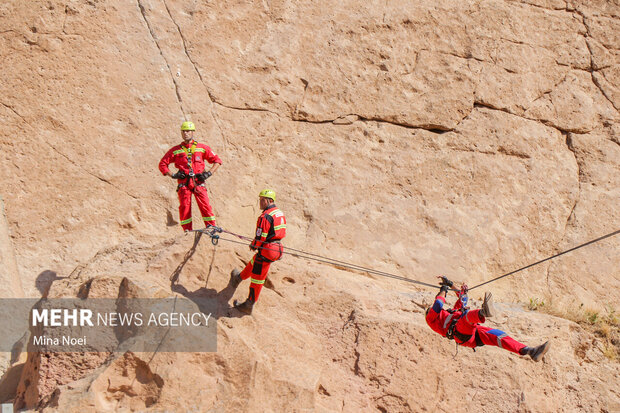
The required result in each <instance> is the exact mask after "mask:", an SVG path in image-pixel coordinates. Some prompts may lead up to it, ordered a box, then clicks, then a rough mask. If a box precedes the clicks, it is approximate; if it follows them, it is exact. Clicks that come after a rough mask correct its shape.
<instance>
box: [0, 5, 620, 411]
mask: <svg viewBox="0 0 620 413" xmlns="http://www.w3.org/2000/svg"><path fill="white" fill-rule="evenodd" d="M0 56H1V58H2V62H3V64H2V65H1V66H0V74H1V77H0V79H2V80H1V81H0V122H1V124H2V128H0V148H1V150H0V157H1V160H2V168H0V183H1V185H0V188H2V189H0V194H1V195H2V198H3V199H4V203H5V211H6V217H7V218H6V221H7V224H6V225H5V227H6V231H5V232H3V231H4V228H2V226H1V225H0V235H2V234H3V233H6V234H7V235H6V236H3V237H2V249H1V250H0V251H1V252H2V255H1V256H0V258H1V259H2V261H1V262H2V263H4V262H5V260H10V262H9V261H7V262H9V264H10V263H13V264H10V265H7V266H6V267H5V268H6V269H5V268H2V269H0V271H2V272H1V273H0V274H1V275H2V279H3V282H4V280H5V279H6V280H8V281H7V283H5V285H4V286H3V290H2V291H3V295H4V296H5V297H19V296H22V295H24V296H27V297H35V298H38V297H40V296H41V295H47V296H50V297H76V296H78V295H79V293H80V291H82V292H83V291H84V288H88V291H91V290H92V291H93V294H94V296H101V297H104V296H105V297H112V298H115V297H117V296H118V295H119V294H121V291H124V290H123V288H127V286H128V285H131V291H132V294H134V296H140V297H167V296H173V295H175V294H176V295H179V296H186V297H190V298H191V297H207V298H212V299H214V300H216V301H217V302H218V303H219V308H220V311H219V313H218V316H219V318H218V321H217V322H218V351H217V352H216V353H158V352H155V353H132V352H129V353H125V354H115V353H112V354H97V353H95V354H83V355H80V356H79V357H76V358H70V357H69V358H67V357H65V356H64V355H58V354H55V355H54V354H52V355H49V354H48V355H46V354H41V353H28V354H26V353H22V354H21V356H16V355H13V356H12V358H11V361H8V362H5V363H4V367H3V371H5V373H4V377H3V380H2V382H0V393H2V394H1V395H2V399H3V401H7V400H12V401H14V402H15V405H16V406H19V407H24V408H29V409H43V410H45V411H63V412H65V411H76V412H77V411H145V410H146V411H188V410H189V411H274V412H275V411H347V412H357V411H384V412H397V411H448V410H454V409H456V408H462V407H465V408H471V409H478V410H482V411H489V412H496V411H528V412H529V411H532V412H539V411H542V412H546V411H588V412H590V411H609V412H611V411H618V410H620V392H619V390H618V385H617V383H618V382H619V381H620V380H619V379H620V374H619V373H618V371H619V369H618V357H620V356H619V355H618V350H619V347H620V341H619V340H620V338H619V337H618V318H617V313H616V312H615V311H616V310H617V305H616V304H617V302H618V298H619V296H620V270H619V268H620V254H618V251H620V236H616V237H614V238H609V239H606V240H604V241H601V242H599V243H597V244H594V245H591V246H588V247H586V248H583V249H580V250H577V251H574V252H572V253H570V254H567V255H564V256H562V257H560V258H558V259H556V260H553V261H549V262H545V263H543V264H541V265H538V266H535V267H533V268H531V269H528V270H526V271H522V272H519V273H517V274H515V275H514V276H511V277H508V278H505V279H503V280H501V281H498V282H496V283H493V284H490V285H488V286H485V288H488V289H490V290H492V291H493V293H494V295H495V297H496V301H497V302H498V308H499V309H500V315H499V316H498V317H496V318H494V319H493V320H491V321H489V323H488V324H489V325H491V326H495V327H497V328H501V329H503V330H505V331H507V332H509V333H510V334H511V335H512V336H514V337H515V338H516V339H518V340H520V341H523V342H525V343H527V344H532V345H535V344H540V343H541V342H543V341H545V340H547V339H551V340H552V341H553V348H552V350H551V352H550V353H549V354H548V355H547V356H546V357H545V360H544V361H543V362H542V363H534V362H532V361H531V360H529V359H526V358H521V357H517V356H515V355H513V354H510V353H508V352H506V351H502V350H500V349H498V348H492V347H484V348H482V349H479V350H477V351H476V352H475V353H474V352H472V351H470V350H468V349H463V348H461V349H460V350H459V351H458V354H457V355H456V356H454V352H455V348H454V343H453V342H450V341H448V340H446V339H443V338H441V337H440V336H438V335H436V334H434V333H433V332H432V331H431V330H430V329H429V328H428V327H427V326H426V324H425V322H424V317H423V315H424V310H425V308H426V307H427V306H428V305H430V304H431V303H432V300H433V297H434V294H435V292H436V291H434V290H431V289H428V288H424V287H419V286H415V285H412V284H409V283H404V282H400V281H396V280H390V279H384V278H382V277H378V276H369V275H367V274H363V273H358V272H351V271H346V270H345V269H344V268H334V267H331V266H327V265H323V264H321V263H318V262H307V261H305V260H301V259H298V258H295V257H292V256H286V257H285V258H284V259H283V260H282V261H280V262H277V263H276V264H274V265H273V266H272V271H271V272H270V276H269V282H268V283H267V284H266V287H267V288H265V289H264V290H263V293H262V295H261V299H260V301H259V302H258V304H257V306H256V308H255V311H254V314H253V315H252V316H250V317H238V314H237V313H236V312H234V311H233V310H230V309H229V308H228V306H229V304H230V303H231V302H232V299H233V298H239V299H242V298H244V297H245V295H246V294H247V282H246V283H244V284H242V285H241V286H240V287H239V288H238V289H237V291H236V292H235V293H234V295H233V294H232V292H231V291H229V290H227V289H226V286H227V283H228V274H229V272H230V270H231V269H232V268H234V267H240V266H241V265H243V264H244V263H245V262H246V261H247V260H248V259H249V258H250V257H251V255H250V251H249V250H248V249H247V248H246V247H245V246H242V245H237V244H232V243H227V242H224V241H221V242H220V244H219V245H218V246H217V247H213V246H212V245H211V244H210V243H209V242H208V240H206V241H205V240H204V239H203V240H202V241H201V243H200V244H198V246H197V247H196V248H195V251H191V248H192V245H193V241H194V239H193V237H192V236H191V235H184V234H182V233H181V230H180V227H179V225H178V215H177V199H176V194H175V191H174V189H175V186H174V183H173V182H172V181H171V180H170V179H169V178H165V177H162V176H161V174H160V173H159V171H158V170H157V163H158V161H159V159H160V158H161V156H162V155H163V154H164V153H165V151H166V150H167V149H168V148H169V147H171V146H173V145H175V144H177V143H178V142H179V141H180V136H179V131H178V129H179V125H180V123H181V122H182V121H183V120H186V119H187V120H192V121H193V122H195V124H196V126H197V129H198V130H197V138H198V140H200V141H201V142H205V143H206V144H208V145H209V146H210V147H211V148H212V149H213V150H214V151H215V152H216V153H218V155H219V156H220V157H221V158H222V159H223V162H224V163H223V165H222V167H221V168H220V169H219V170H218V171H217V172H216V173H215V174H214V176H213V177H212V178H210V179H209V180H208V181H207V183H208V189H209V195H210V197H211V200H212V205H213V206H214V208H215V211H216V214H217V219H218V225H221V226H222V227H224V228H226V229H228V230H230V231H233V232H236V233H240V234H244V235H252V232H253V230H254V224H255V219H256V216H257V215H258V214H259V212H260V211H259V208H258V204H257V194H258V192H259V191H260V190H261V189H263V188H264V187H271V188H274V189H275V190H276V192H277V194H278V206H279V207H280V208H281V209H282V210H284V211H285V213H286V214H287V218H288V228H287V231H288V236H287V238H286V242H285V245H287V246H289V247H293V248H296V249H301V250H304V251H309V252H312V253H316V254H321V255H326V256H329V257H333V258H336V259H339V260H343V261H347V262H352V263H356V264H359V265H362V266H365V267H371V268H375V269H377V270H380V271H385V272H388V273H395V274H399V275H401V276H404V277H407V278H410V279H414V280H420V281H424V282H427V283H434V282H435V280H436V278H435V276H437V275H439V274H445V275H448V276H449V277H451V278H452V279H454V280H457V281H458V282H466V283H468V284H469V285H475V284H478V283H480V282H482V281H484V280H487V279H489V278H492V277H494V276H497V275H500V274H503V273H506V272H508V271H511V270H514V269H516V268H519V267H521V266H524V265H527V264H530V263H532V262H535V261H537V260H539V259H542V258H545V257H548V256H550V255H553V254H555V253H558V252H561V251H564V250H566V249H568V248H571V247H573V246H575V245H577V244H580V243H582V242H585V241H588V240H590V239H593V238H596V237H598V236H601V235H604V234H607V233H610V232H612V231H614V230H617V229H620V209H619V208H618V205H619V204H620V123H619V120H620V114H619V113H618V109H620V71H619V68H620V4H619V3H618V1H617V0H607V1H604V0H596V1H586V0H578V1H561V0H521V1H517V0H471V1H462V0H461V1H451V0H440V1H357V0H347V1H324V0H320V1H300V2H292V1H284V0H264V1H253V2H242V1H204V2H198V1H193V0H136V1H114V0H62V1H61V0H32V1H29V2H27V3H26V2H23V1H17V0H8V1H4V2H2V3H1V4H0ZM194 209H195V210H197V208H195V206H194ZM197 214H198V213H197V211H195V212H194V216H195V217H197V216H198V215H197ZM0 224H1V222H0ZM9 234H10V236H9ZM188 251H191V252H193V254H189V253H188ZM190 255H191V256H190ZM11 257H14V258H11ZM181 264H184V265H181ZM3 266H4V264H3ZM175 273H177V274H178V276H179V277H178V281H177V283H176V284H174V285H171V283H170V281H169V279H170V276H171V275H173V274H175ZM20 285H21V287H20ZM9 286H10V287H9ZM85 286H87V287H85ZM20 288H21V289H23V291H21V290H20ZM482 294H483V291H482V289H480V290H475V292H472V295H471V298H472V301H473V302H474V304H479V300H480V298H481V296H482ZM543 303H544V305H543ZM534 309H538V310H541V311H533V310H534Z"/></svg>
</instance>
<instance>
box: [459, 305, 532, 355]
mask: <svg viewBox="0 0 620 413" xmlns="http://www.w3.org/2000/svg"><path fill="white" fill-rule="evenodd" d="M484 321H485V319H484V317H482V316H481V315H480V310H471V311H468V312H467V313H466V314H465V315H463V316H462V317H461V318H460V319H459V321H457V322H456V325H455V326H454V330H455V331H456V332H458V333H460V334H462V335H466V336H468V335H471V338H469V339H468V340H467V341H465V342H463V343H461V340H459V338H458V336H456V335H455V340H456V341H457V343H459V344H460V345H461V346H465V347H472V348H473V347H476V346H477V345H481V344H480V343H482V344H486V345H488V346H496V347H499V348H503V349H504V350H508V351H512V352H513V353H517V354H521V353H519V350H521V349H522V348H523V347H525V344H522V343H519V342H518V341H517V340H515V339H513V338H511V337H509V336H508V334H506V333H504V332H503V331H502V330H497V329H494V328H489V327H485V326H481V325H479V324H478V323H484ZM476 337H478V340H477V341H478V342H476Z"/></svg>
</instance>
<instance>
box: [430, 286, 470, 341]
mask: <svg viewBox="0 0 620 413" xmlns="http://www.w3.org/2000/svg"><path fill="white" fill-rule="evenodd" d="M445 303H446V299H445V298H444V297H442V296H441V295H439V296H437V297H436V298H435V302H434V303H433V306H432V307H431V308H429V309H428V312H427V313H426V324H428V325H429V327H430V328H432V329H433V331H434V332H436V333H439V334H441V335H442V336H444V337H445V336H446V332H447V331H448V327H450V321H452V320H456V319H458V318H459V317H460V316H461V314H462V312H461V311H458V310H459V309H460V308H461V307H462V305H463V304H462V302H461V300H457V301H456V303H455V304H454V310H455V311H454V312H453V313H450V312H448V311H446V310H444V309H443V306H444V304H445Z"/></svg>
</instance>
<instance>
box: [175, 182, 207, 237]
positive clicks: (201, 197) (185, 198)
mask: <svg viewBox="0 0 620 413" xmlns="http://www.w3.org/2000/svg"><path fill="white" fill-rule="evenodd" d="M193 193H194V196H195V197H196V203H197V204H198V208H199V209H200V213H201V214H202V220H203V221H204V223H205V226H206V227H208V226H209V225H215V216H214V215H213V209H211V204H209V195H207V188H205V187H204V186H195V187H194V192H193ZM177 194H178V196H179V219H180V220H181V227H183V229H184V230H191V229H192V190H191V189H189V188H188V187H187V186H182V187H181V188H179V190H178V191H177Z"/></svg>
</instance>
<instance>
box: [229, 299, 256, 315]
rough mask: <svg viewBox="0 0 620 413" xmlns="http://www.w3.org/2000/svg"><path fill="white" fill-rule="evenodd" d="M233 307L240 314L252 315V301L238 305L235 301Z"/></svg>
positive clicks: (248, 300)
mask: <svg viewBox="0 0 620 413" xmlns="http://www.w3.org/2000/svg"><path fill="white" fill-rule="evenodd" d="M233 306H234V307H235V308H236V309H237V310H239V311H241V312H242V313H246V314H248V315H250V314H252V309H253V308H254V301H251V300H250V299H247V300H245V301H244V302H242V303H239V301H237V300H235V302H234V303H233Z"/></svg>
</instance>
